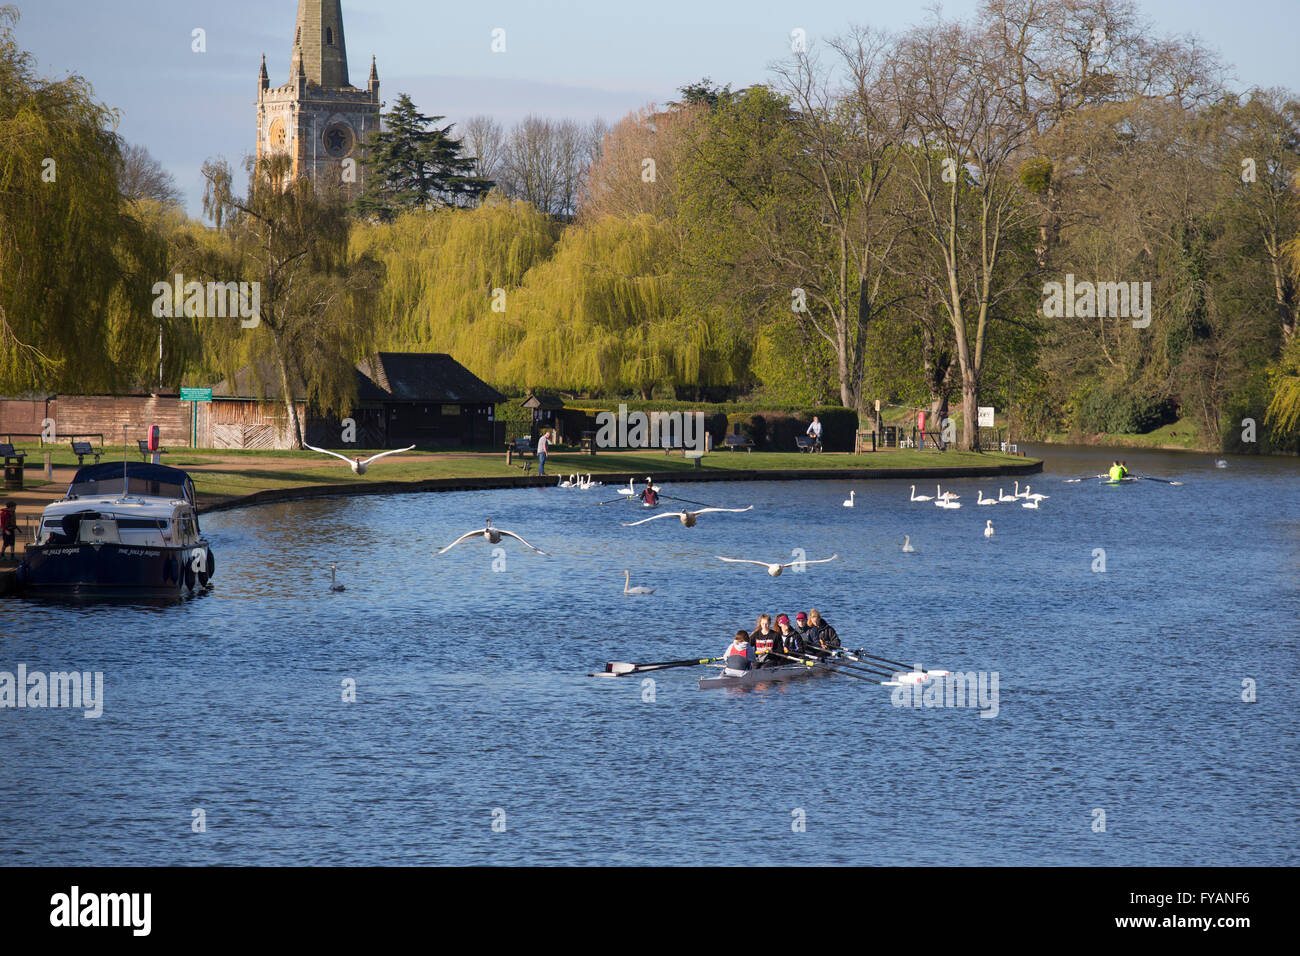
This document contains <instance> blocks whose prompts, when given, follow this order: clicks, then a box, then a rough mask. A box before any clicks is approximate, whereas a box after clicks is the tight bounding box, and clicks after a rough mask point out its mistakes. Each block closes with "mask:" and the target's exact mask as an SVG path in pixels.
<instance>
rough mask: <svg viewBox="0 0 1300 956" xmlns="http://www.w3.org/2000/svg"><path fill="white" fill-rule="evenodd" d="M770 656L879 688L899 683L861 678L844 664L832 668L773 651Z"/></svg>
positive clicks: (894, 685)
mask: <svg viewBox="0 0 1300 956" xmlns="http://www.w3.org/2000/svg"><path fill="white" fill-rule="evenodd" d="M772 656H773V657H782V658H784V659H785V660H787V661H794V662H795V663H796V664H805V665H807V666H808V667H824V668H826V670H828V671H830V672H831V673H832V674H843V675H844V676H845V677H853V678H856V679H857V680H864V681H866V682H867V683H868V684H878V685H880V686H881V687H898V686H899V682H898V681H891V680H876V679H875V678H874V677H863V676H862V675H861V674H859V673H858V672H857V668H852V669H850V668H849V667H848V666H847V665H845V664H837V665H834V666H832V665H830V664H827V663H825V662H824V661H820V660H817V659H816V658H812V657H791V656H790V655H789V654H778V653H776V652H775V651H773V652H772Z"/></svg>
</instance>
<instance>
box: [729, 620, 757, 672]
mask: <svg viewBox="0 0 1300 956" xmlns="http://www.w3.org/2000/svg"><path fill="white" fill-rule="evenodd" d="M722 659H723V661H725V662H726V666H725V667H724V668H723V671H722V672H723V673H724V674H726V675H727V676H728V677H740V676H742V675H743V674H744V673H745V671H747V670H749V669H750V668H751V667H753V666H754V649H753V648H752V647H750V646H749V634H748V633H747V632H745V631H737V632H736V636H735V637H733V638H732V639H731V643H730V644H729V645H727V649H726V650H725V651H723V652H722Z"/></svg>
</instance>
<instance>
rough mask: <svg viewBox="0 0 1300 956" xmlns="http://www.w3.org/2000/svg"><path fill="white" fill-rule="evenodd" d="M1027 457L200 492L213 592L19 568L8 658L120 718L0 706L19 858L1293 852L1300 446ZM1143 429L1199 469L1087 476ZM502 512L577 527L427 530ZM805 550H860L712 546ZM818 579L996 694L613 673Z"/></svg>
mask: <svg viewBox="0 0 1300 956" xmlns="http://www.w3.org/2000/svg"><path fill="white" fill-rule="evenodd" d="M1029 453H1030V454H1036V455H1041V456H1043V457H1045V458H1046V460H1047V464H1046V471H1045V473H1044V474H1042V475H1039V476H1033V477H1031V478H1030V479H1029V484H1030V485H1031V486H1032V487H1033V490H1034V491H1035V492H1041V493H1043V494H1046V495H1048V496H1049V497H1048V498H1047V499H1046V500H1044V501H1043V502H1042V504H1041V507H1040V508H1039V509H1038V510H1031V509H1026V508H1022V507H1021V506H1020V503H1019V502H1017V503H1002V504H999V505H996V506H992V507H979V506H977V505H976V495H977V491H978V490H983V492H984V494H985V495H986V496H988V495H996V494H997V492H998V490H999V485H1001V486H1002V488H1003V490H1004V491H1005V492H1006V493H1007V494H1010V493H1011V491H1012V483H1011V482H1009V481H1001V482H999V481H997V480H990V479H986V480H962V481H953V482H951V484H950V485H949V483H945V484H944V487H945V488H948V487H951V489H952V490H953V491H955V492H956V493H958V494H960V495H961V498H960V501H961V503H962V505H963V507H962V508H961V509H960V510H951V511H948V510H941V509H939V508H936V507H934V506H933V505H932V504H931V503H929V502H924V503H914V502H911V501H909V485H911V484H913V483H914V482H912V481H903V480H890V481H857V482H854V481H816V482H737V483H709V484H690V483H689V482H683V483H681V484H676V483H674V484H671V485H667V486H665V488H664V491H665V493H667V494H670V495H675V496H679V497H682V498H688V499H692V500H695V501H701V502H706V503H709V504H717V505H725V506H742V507H743V506H745V505H750V504H752V505H753V506H754V510H753V511H752V512H748V513H744V514H706V515H703V516H702V517H701V518H700V519H699V524H698V526H697V527H695V528H683V527H682V525H681V524H680V522H678V521H676V520H668V519H665V520H656V521H652V522H650V523H649V524H646V525H642V526H639V527H633V528H628V527H623V526H622V524H621V522H629V521H633V520H637V519H639V518H642V517H645V516H646V512H645V511H643V509H641V508H640V507H639V506H636V505H631V504H626V503H621V502H616V503H613V504H608V505H604V506H596V505H595V504H594V503H595V502H597V501H600V500H603V499H607V498H611V497H614V495H613V494H611V493H610V490H609V489H602V488H596V489H592V490H590V491H579V490H567V489H558V488H548V489H519V490H510V491H493V492H484V493H471V492H458V493H445V494H420V495H395V496H377V497H356V498H340V499H337V500H314V501H302V502H290V503H283V504H275V505H265V506H260V507H255V508H247V509H241V510H234V511H229V512H222V513H217V514H213V515H209V516H207V517H205V518H204V519H203V524H204V530H205V531H206V532H207V534H208V536H209V538H210V540H211V541H212V544H213V548H214V551H215V553H216V556H217V561H218V567H217V574H216V579H215V582H214V583H215V587H214V588H213V589H212V590H211V591H210V592H208V593H206V594H203V595H201V596H198V597H195V598H193V599H190V600H187V601H185V602H183V603H180V604H178V605H169V606H140V605H131V604H110V605H89V606H68V605H63V604H53V603H51V604H46V603H36V602H30V601H6V602H0V671H11V672H12V671H14V670H15V668H16V667H17V666H18V665H19V664H20V663H21V664H24V665H25V666H26V669H27V671H28V672H29V673H30V672H33V671H47V672H48V671H66V670H72V669H76V670H79V671H90V672H96V671H98V672H102V673H103V680H104V699H103V713H102V716H99V717H98V718H86V717H84V716H83V714H82V712H81V711H80V710H70V709H49V708H47V709H23V710H17V709H0V734H2V737H0V764H2V765H3V773H0V862H3V863H6V864H56V865H57V864H91V865H103V864H128V865H134V864H231V863H241V864H262V865H282V864H289V865H292V864H588V863H599V864H819V863H838V864H908V865H917V864H995V865H996V864H1119V865H1152V864H1168V865H1214V864H1219V865H1238V864H1291V865H1294V864H1295V863H1296V862H1297V860H1298V859H1300V851H1297V846H1300V824H1298V823H1297V817H1298V815H1297V812H1296V802H1295V780H1296V774H1297V769H1300V768H1298V766H1297V764H1298V763H1300V760H1298V758H1297V754H1298V753H1300V747H1298V746H1297V744H1298V743H1300V740H1298V739H1297V738H1298V736H1300V731H1298V730H1297V727H1300V720H1298V719H1297V718H1298V717H1300V707H1298V706H1297V699H1298V698H1297V694H1295V693H1293V691H1295V690H1296V689H1297V687H1300V684H1297V678H1298V677H1300V667H1298V666H1297V638H1298V637H1300V626H1298V625H1297V621H1300V587H1298V585H1297V582H1298V581H1300V482H1298V481H1297V478H1300V462H1297V461H1295V460H1286V459H1252V458H1239V457H1229V458H1227V459H1226V460H1227V463H1228V466H1227V467H1226V468H1216V467H1215V465H1214V460H1215V456H1207V455H1197V454H1187V453H1161V452H1139V451H1134V450H1127V449H1126V450H1122V451H1120V452H1116V451H1113V450H1110V449H1100V448H1087V449H1083V448H1060V447H1051V448H1041V449H1029ZM1116 454H1119V455H1122V456H1123V457H1125V458H1126V459H1127V461H1128V462H1129V467H1130V470H1131V471H1133V472H1136V473H1139V474H1144V475H1150V476H1156V477H1161V478H1166V479H1171V480H1179V481H1183V482H1185V484H1183V485H1181V486H1173V485H1168V484H1164V483H1161V482H1156V481H1139V482H1136V483H1133V484H1130V485H1126V486H1120V487H1109V486H1102V485H1099V484H1097V483H1096V482H1083V483H1077V484H1067V483H1064V482H1063V481H1062V479H1063V478H1066V477H1071V476H1077V475H1081V474H1090V473H1094V472H1098V471H1104V470H1105V468H1106V466H1108V465H1109V461H1110V456H1112V455H1116ZM1022 485H1023V483H1022ZM850 489H853V490H855V491H856V502H855V507H854V508H853V509H851V510H850V509H848V508H844V507H842V505H841V502H842V500H843V499H845V498H847V497H848V493H849V491H850ZM917 492H918V493H924V494H930V495H933V494H934V492H935V489H934V484H933V482H928V483H923V486H922V487H918V489H917ZM672 504H673V503H672V502H669V505H672ZM488 515H491V517H492V518H493V522H494V524H495V525H497V526H499V527H501V528H504V529H507V530H510V531H515V532H518V533H519V534H521V535H523V536H524V537H525V538H527V539H528V540H529V541H530V542H531V543H533V544H535V545H537V546H538V547H541V548H543V549H545V550H547V551H549V552H551V555H550V556H549V557H544V556H541V555H537V554H533V553H532V552H529V551H528V550H526V549H525V548H523V547H522V546H521V545H519V543H518V542H516V541H512V540H510V539H507V540H506V541H504V542H503V543H502V545H501V546H500V547H501V550H499V551H496V552H495V557H494V549H493V548H492V546H490V545H488V544H486V543H484V542H483V541H481V540H475V541H470V542H467V543H465V544H462V545H460V546H458V547H456V548H454V549H452V550H451V551H450V552H448V553H447V554H445V555H443V556H440V557H435V556H434V555H433V554H432V552H433V551H434V550H436V549H437V548H439V547H441V546H443V545H445V544H447V543H449V542H450V541H452V540H453V539H455V538H456V537H457V536H458V535H460V534H462V533H464V532H465V531H469V530H471V529H473V528H475V527H482V524H483V518H484V517H485V516H488ZM988 520H992V522H993V525H994V528H995V535H994V536H993V537H992V538H986V537H985V536H984V534H983V529H984V527H985V522H986V521H988ZM904 535H909V536H910V538H911V542H912V544H913V545H914V546H915V548H916V551H915V553H910V554H909V553H903V552H902V550H901V545H902V542H903V536H904ZM795 549H802V551H803V554H804V556H806V557H807V558H808V559H817V558H824V557H829V556H830V555H832V554H838V555H839V560H837V561H835V562H833V563H829V564H821V565H810V566H808V567H807V569H806V571H805V572H804V573H795V572H793V571H787V572H786V573H785V574H783V575H782V576H780V577H778V578H775V579H774V578H771V577H769V576H768V575H767V574H766V572H765V571H764V570H763V569H762V568H759V567H755V566H752V565H733V564H726V563H723V562H721V561H718V560H717V559H716V557H715V556H717V555H725V556H729V557H739V558H757V559H761V560H764V561H772V562H776V561H791V560H793V559H794V558H797V557H799V554H798V552H796V553H795V554H794V555H793V557H792V551H795ZM331 563H336V564H337V565H338V580H339V582H340V583H342V584H343V585H345V587H346V590H344V591H341V592H332V591H331V590H330V577H329V565H330V564H331ZM494 563H495V565H496V567H495V569H494ZM1103 567H1104V570H1101V569H1102V568H1103ZM625 568H626V569H629V570H630V571H631V577H632V584H633V585H634V586H635V585H642V586H653V587H655V588H656V589H657V590H656V593H655V594H653V595H648V596H631V595H624V594H623V570H624V569H625ZM814 606H815V607H817V608H819V609H820V610H821V612H822V613H823V615H824V616H825V617H826V619H827V620H828V621H830V622H831V623H832V624H833V625H834V626H835V627H836V628H837V629H838V631H839V633H840V635H841V637H842V639H843V641H844V644H845V646H846V647H851V648H865V649H866V650H867V652H868V653H871V654H876V655H880V656H884V657H887V658H892V659H896V660H900V661H906V662H917V663H921V664H923V665H925V666H926V667H929V668H947V669H948V670H951V671H954V672H962V673H966V674H976V675H984V677H985V678H986V689H987V690H988V691H989V695H988V696H986V698H985V700H984V704H985V706H982V707H981V706H978V705H977V706H969V704H970V703H971V702H970V701H967V702H966V703H967V704H968V706H925V701H924V700H923V699H914V698H901V696H900V695H901V692H900V691H894V690H892V689H891V688H888V687H881V686H877V685H874V684H872V683H868V682H865V681H861V680H856V679H852V678H848V677H843V676H840V677H832V678H830V679H825V680H807V681H795V682H791V683H788V684H783V685H774V686H771V687H761V688H756V689H749V690H709V691H700V690H698V689H697V687H696V680H697V678H698V677H699V676H700V675H701V674H702V673H706V672H709V669H706V668H686V669H676V670H673V669H670V670H664V671H660V672H657V673H655V674H653V675H647V676H650V677H651V678H652V682H650V683H646V682H645V681H644V680H643V679H642V678H640V677H625V678H620V679H617V680H610V679H593V678H590V677H587V676H586V675H587V673H588V672H589V671H592V670H598V669H600V668H601V667H603V664H604V662H606V661H610V660H621V661H662V660H671V659H677V658H684V657H693V656H696V655H703V656H715V655H718V654H720V653H721V652H722V650H723V648H724V647H725V646H726V645H727V643H728V640H729V638H730V635H731V633H733V632H734V631H735V629H736V628H737V627H738V626H745V627H750V628H752V627H753V624H754V620H755V617H756V615H757V614H758V613H759V612H760V611H771V612H773V613H779V612H785V613H788V614H790V615H791V616H792V617H793V615H794V614H795V612H796V611H797V610H800V609H804V610H806V609H808V608H810V607H814ZM993 675H996V678H997V685H996V690H997V693H996V700H995V701H993V700H991V699H990V698H991V697H992V690H993V685H992V683H991V681H992V679H993ZM352 682H354V686H355V701H345V700H344V697H345V696H347V694H348V692H349V689H350V688H351V687H352V686H353V683H352ZM1243 697H1245V698H1252V697H1253V700H1252V699H1243ZM900 703H901V704H904V706H898V704H900ZM913 703H920V704H921V706H912V704H913ZM950 703H955V702H954V701H950ZM976 703H977V704H978V701H977V702H976Z"/></svg>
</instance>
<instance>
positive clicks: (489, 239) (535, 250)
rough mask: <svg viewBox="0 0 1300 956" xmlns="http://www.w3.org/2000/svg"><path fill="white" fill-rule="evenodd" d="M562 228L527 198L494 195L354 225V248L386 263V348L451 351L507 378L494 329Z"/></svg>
mask: <svg viewBox="0 0 1300 956" xmlns="http://www.w3.org/2000/svg"><path fill="white" fill-rule="evenodd" d="M559 229H560V227H559V226H557V225H555V224H554V223H553V222H552V221H551V220H550V219H549V217H547V216H546V215H545V214H544V213H542V212H540V211H538V209H537V208H536V207H534V206H533V205H531V204H530V203H525V202H515V201H509V200H504V199H500V198H495V197H494V198H492V199H489V200H488V201H487V202H485V203H484V204H483V205H481V206H479V207H478V208H477V209H472V210H469V209H441V210H435V211H430V212H411V213H406V214H404V215H401V216H398V217H397V219H396V220H394V221H393V222H392V223H388V224H359V225H357V226H356V227H355V228H354V229H353V233H352V251H353V253H354V254H357V255H369V256H372V257H373V258H375V259H376V260H378V261H379V262H381V263H383V265H384V267H385V270H386V277H385V281H384V285H383V289H382V290H381V291H380V293H379V298H378V303H377V310H378V323H379V328H380V332H379V336H380V343H381V347H382V348H385V349H392V350H395V351H438V352H449V353H452V354H453V355H455V357H456V359H457V361H459V362H461V363H462V364H463V365H465V366H466V367H467V368H469V369H471V370H472V371H474V372H475V373H476V374H478V375H480V376H482V377H484V378H487V379H489V380H496V381H500V378H499V377H498V374H497V373H498V371H499V368H498V363H499V362H500V360H501V358H502V356H501V354H500V353H499V351H498V350H497V347H496V345H494V343H493V342H492V340H491V339H490V338H489V336H491V335H496V334H498V333H499V332H500V331H501V330H500V328H498V326H499V325H500V324H501V323H500V321H499V319H500V318H501V317H502V316H509V315H510V313H511V310H512V309H513V308H514V307H515V295H516V292H517V290H518V288H519V285H520V283H521V282H522V281H523V278H524V275H525V274H526V273H527V272H528V270H529V269H531V268H533V266H535V265H536V264H537V263H539V262H542V261H545V260H546V259H547V258H548V257H549V256H550V254H551V251H552V249H553V248H554V246H555V242H556V239H557V237H558V235H559ZM494 307H495V308H496V309H498V310H502V309H503V310H504V311H496V312H494V311H493V309H494Z"/></svg>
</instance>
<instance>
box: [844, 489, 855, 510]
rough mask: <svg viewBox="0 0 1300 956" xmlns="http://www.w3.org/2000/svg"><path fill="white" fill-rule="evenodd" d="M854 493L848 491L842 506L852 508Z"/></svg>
mask: <svg viewBox="0 0 1300 956" xmlns="http://www.w3.org/2000/svg"><path fill="white" fill-rule="evenodd" d="M854 494H855V492H852V491H850V492H849V496H848V497H847V498H845V499H844V502H843V504H844V507H846V508H852V507H853V497H854Z"/></svg>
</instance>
